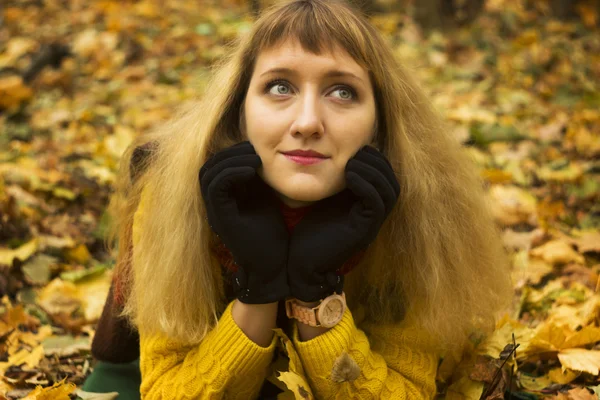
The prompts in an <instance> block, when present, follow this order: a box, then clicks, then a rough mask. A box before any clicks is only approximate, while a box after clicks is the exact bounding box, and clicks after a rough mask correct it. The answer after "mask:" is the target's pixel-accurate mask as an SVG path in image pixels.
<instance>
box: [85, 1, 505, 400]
mask: <svg viewBox="0 0 600 400" xmlns="http://www.w3.org/2000/svg"><path fill="white" fill-rule="evenodd" d="M130 164H131V165H133V167H134V170H133V171H131V170H130ZM132 177H133V178H134V179H132ZM110 209H111V211H112V213H113V215H115V218H116V220H115V222H116V223H115V226H114V228H113V229H114V235H113V236H116V237H118V241H119V243H121V244H122V246H121V250H120V252H119V255H118V263H117V269H116V277H117V279H116V281H115V282H114V287H113V291H111V294H110V299H109V302H107V304H109V303H110V305H108V306H107V309H105V314H106V315H105V316H103V319H102V321H101V323H100V326H99V328H98V332H99V334H97V335H96V339H95V348H96V354H98V355H100V353H101V352H104V355H106V354H109V353H110V352H112V355H113V357H106V358H107V359H108V360H109V361H112V362H115V363H116V362H122V361H131V360H132V359H133V358H134V357H135V356H136V355H137V353H136V350H137V342H136V340H137V336H136V335H137V333H139V354H140V368H141V386H140V393H141V397H142V398H144V399H148V400H154V399H221V398H223V399H225V398H227V399H229V398H232V399H255V398H276V396H277V393H278V392H282V391H288V390H294V391H295V392H296V393H298V394H297V396H299V397H297V398H300V397H302V398H316V399H333V398H339V399H347V398H357V399H411V400H412V399H430V398H433V397H434V395H435V393H436V387H435V375H436V370H437V366H438V361H439V358H440V356H441V355H442V354H443V353H444V352H447V351H457V350H460V348H461V347H462V346H463V345H464V343H465V341H466V340H467V337H468V335H469V333H471V332H472V331H473V330H474V329H483V330H489V329H491V328H493V326H494V314H495V312H496V311H498V310H499V309H501V308H502V307H503V306H505V305H506V304H507V302H508V301H509V300H510V295H511V287H510V279H509V274H508V270H507V268H508V263H507V259H506V257H505V254H504V251H503V248H502V245H501V242H500V240H499V236H498V232H497V230H496V227H495V225H494V223H493V220H492V217H491V214H490V212H489V210H488V208H487V205H486V203H485V201H484V190H483V185H482V182H481V180H480V178H479V177H478V174H477V170H476V169H475V168H474V166H473V165H472V162H471V161H470V159H469V158H467V156H466V155H465V154H463V152H462V150H461V147H460V145H459V144H458V143H457V141H456V140H455V139H453V138H452V137H451V136H450V135H449V134H448V132H447V129H446V128H445V126H444V124H443V123H442V122H441V120H440V118H439V116H438V115H437V114H436V113H435V111H434V109H433V108H432V106H431V104H430V102H429V101H428V100H427V99H426V97H425V95H424V94H423V92H422V90H421V89H420V88H419V87H418V85H417V84H416V83H415V81H414V79H413V77H411V76H410V74H409V73H408V72H407V71H406V70H405V69H404V68H403V67H402V66H401V65H399V64H398V62H397V60H395V58H394V56H393V55H392V51H391V50H390V48H389V47H388V45H387V44H386V42H385V40H384V39H383V38H382V37H381V35H380V34H379V33H378V31H377V30H376V29H375V28H374V27H373V26H372V25H370V24H369V22H368V21H367V20H366V19H365V18H363V17H362V16H361V15H360V14H359V13H357V12H356V11H354V10H353V9H352V8H350V7H349V6H348V5H347V4H345V3H343V2H339V1H331V0H295V1H288V2H285V3H283V4H280V5H278V6H276V7H274V8H272V9H269V10H267V11H266V12H265V13H264V14H263V15H262V16H261V17H260V18H259V19H258V21H257V22H256V23H255V25H254V27H253V29H252V31H251V32H250V33H248V34H246V35H244V36H242V37H241V38H240V39H239V42H238V43H237V44H236V46H235V48H234V49H233V50H232V52H231V54H230V56H229V57H228V58H227V59H225V60H224V61H223V64H222V65H220V66H219V67H218V70H217V73H216V74H215V76H214V77H213V79H212V82H211V84H210V85H209V87H208V89H207V91H206V92H205V94H204V96H203V99H202V100H201V101H199V102H198V103H195V104H192V105H189V106H187V107H186V108H185V109H184V110H182V111H181V113H180V114H179V115H178V116H177V117H176V118H174V119H173V120H172V121H171V122H170V123H169V124H167V125H166V126H164V127H162V128H161V129H159V130H157V131H155V132H153V133H151V134H148V135H145V136H142V137H139V138H137V139H136V141H135V143H133V144H132V145H131V146H130V148H129V149H128V150H127V152H126V153H125V156H124V157H123V161H122V174H121V175H120V177H119V181H118V184H117V187H116V194H115V196H114V198H113V200H112V202H111V205H110ZM113 302H114V303H116V304H117V305H118V307H115V308H116V309H118V310H120V311H121V314H120V316H119V318H121V319H117V317H116V316H115V315H114V314H111V312H110V309H112V307H113V306H112V303H113ZM107 310H109V311H107ZM123 321H129V322H130V324H129V325H128V326H129V328H128V329H129V330H127V329H125V327H126V326H125V325H124V322H123ZM115 327H116V328H115ZM117 328H118V329H117ZM131 332H134V334H131ZM135 332H136V333H135ZM128 351H129V353H128ZM123 354H126V355H127V357H119V355H121V356H122V355H123ZM115 355H116V356H115ZM125 359H126V360H125ZM286 372H287V373H286ZM282 373H283V374H282ZM278 378H281V380H280V379H278ZM283 381H285V383H284V382H283ZM90 389H93V388H91V387H88V390H90ZM104 389H109V388H108V385H105V387H104ZM92 391H93V390H92ZM104 391H109V390H104ZM284 394H285V393H284ZM270 396H271V397H270ZM280 398H283V397H280ZM286 398H290V397H286Z"/></svg>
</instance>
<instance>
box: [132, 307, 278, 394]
mask: <svg viewBox="0 0 600 400" xmlns="http://www.w3.org/2000/svg"><path fill="white" fill-rule="evenodd" d="M233 303H234V302H231V303H230V304H229V305H228V306H227V309H226V310H225V312H224V313H223V315H222V316H221V319H220V320H219V324H218V325H217V327H215V328H214V329H213V330H212V331H211V332H209V334H208V335H207V336H206V337H205V338H204V340H202V342H201V343H199V344H197V345H193V346H190V345H183V344H181V343H178V342H177V341H175V340H172V339H169V338H167V337H165V336H163V335H152V336H149V335H146V334H144V332H140V369H141V373H142V384H141V387H140V391H141V396H142V399H145V400H170V399H172V400H187V399H190V400H191V399H207V400H212V399H240V400H241V399H244V400H248V399H255V398H256V397H257V396H258V393H259V391H260V388H261V386H262V384H263V381H264V380H265V378H266V376H267V373H268V367H269V364H270V363H271V361H272V359H273V355H274V351H275V346H276V342H277V336H275V335H274V336H273V340H272V342H271V344H270V345H269V347H261V346H259V345H257V344H256V343H254V342H253V341H252V340H250V339H249V338H248V337H247V336H246V335H245V334H244V333H243V331H242V330H241V329H240V328H239V327H238V326H237V324H236V323H235V321H234V320H233V317H232V315H231V308H232V305H233Z"/></svg>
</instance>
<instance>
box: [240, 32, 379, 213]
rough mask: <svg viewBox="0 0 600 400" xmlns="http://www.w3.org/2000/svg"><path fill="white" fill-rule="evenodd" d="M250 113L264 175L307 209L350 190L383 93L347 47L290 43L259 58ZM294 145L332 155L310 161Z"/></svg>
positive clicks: (247, 127)
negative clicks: (309, 48) (348, 172)
mask: <svg viewBox="0 0 600 400" xmlns="http://www.w3.org/2000/svg"><path fill="white" fill-rule="evenodd" d="M244 117H245V118H244V120H243V121H242V132H243V133H244V135H245V136H246V138H247V140H248V141H250V143H252V145H253V146H254V148H255V150H256V153H257V154H258V155H259V157H260V158H261V160H262V167H261V168H260V169H259V170H258V173H259V175H260V176H261V177H262V178H263V180H264V181H265V182H266V183H267V184H268V185H269V186H271V187H272V188H273V189H275V190H276V191H277V192H278V193H279V196H280V198H281V199H282V201H283V202H284V203H285V204H287V205H288V206H290V207H301V206H304V205H309V204H310V203H312V202H315V201H318V200H321V199H324V198H327V197H330V196H332V195H334V194H336V193H338V192H340V191H342V190H343V189H344V188H345V187H346V182H345V177H344V168H345V167H346V163H347V162H348V160H350V158H352V157H353V156H354V155H355V154H356V153H357V152H358V150H360V149H361V147H362V146H364V145H366V144H370V143H371V142H372V139H373V138H374V126H375V119H376V110H375V98H374V95H373V90H372V88H371V82H370V80H369V75H368V73H367V70H366V69H364V68H362V67H361V66H359V65H358V64H357V63H356V62H355V61H354V60H353V59H352V58H351V57H350V55H349V54H348V53H347V52H346V51H344V50H341V49H338V50H336V51H335V52H334V53H332V54H327V53H323V54H321V55H315V54H312V53H309V52H306V51H304V50H303V49H302V47H301V46H300V45H299V44H296V43H295V42H292V41H287V42H284V43H283V44H282V45H280V46H277V47H275V48H272V49H269V50H265V51H263V52H261V53H260V55H259V57H258V59H257V60H256V66H255V68H254V71H253V74H252V78H251V80H250V86H249V88H248V93H247V95H246V99H245V102H244ZM293 150H314V151H316V152H319V153H321V154H322V155H323V156H324V158H321V159H319V160H318V162H317V163H314V164H306V162H307V161H310V160H309V159H307V158H296V161H295V160H294V159H293V158H290V157H289V156H286V155H285V154H284V153H287V152H290V151H293ZM313 161H314V159H313Z"/></svg>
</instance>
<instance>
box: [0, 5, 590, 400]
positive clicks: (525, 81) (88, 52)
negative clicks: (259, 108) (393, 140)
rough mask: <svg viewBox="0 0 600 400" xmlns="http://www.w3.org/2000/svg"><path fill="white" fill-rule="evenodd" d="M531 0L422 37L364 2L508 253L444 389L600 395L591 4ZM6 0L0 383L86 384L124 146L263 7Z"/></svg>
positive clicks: (451, 393)
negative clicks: (478, 181)
mask: <svg viewBox="0 0 600 400" xmlns="http://www.w3.org/2000/svg"><path fill="white" fill-rule="evenodd" d="M163 3H164V4H163ZM533 3H534V6H535V7H534V8H526V7H525V6H524V5H523V3H522V2H521V1H519V0H490V1H488V2H487V6H486V9H485V11H484V13H483V15H482V16H481V17H480V18H478V19H477V20H476V21H475V23H474V24H473V25H471V26H469V27H465V28H462V29H460V30H457V31H455V32H452V33H449V34H439V33H438V34H433V35H430V36H425V35H423V34H422V33H421V31H420V30H419V28H418V27H417V26H416V25H415V24H414V22H413V21H412V19H411V17H410V14H411V13H410V11H411V9H410V7H408V8H407V10H406V11H407V12H406V13H397V14H396V13H390V14H385V15H374V16H372V17H371V18H372V21H373V23H374V24H375V25H376V26H377V27H378V28H379V29H380V30H381V31H382V32H383V33H384V34H385V35H386V37H387V38H388V39H389V41H390V43H391V45H392V46H393V48H394V51H395V54H396V55H397V57H398V59H399V60H401V61H402V62H403V63H404V64H405V65H406V66H408V67H409V68H410V69H411V70H413V71H414V73H415V74H416V75H417V77H418V78H419V79H420V80H421V82H422V83H423V86H424V88H425V89H426V90H427V91H428V93H429V94H430V95H431V98H432V99H433V101H434V102H435V104H436V106H437V107H438V109H439V110H440V112H442V113H443V114H444V115H445V116H446V118H447V119H448V120H449V121H450V122H451V125H452V127H453V128H454V133H455V135H456V137H457V139H458V140H460V141H461V142H462V143H464V145H465V151H466V152H467V153H468V154H469V155H470V156H472V157H473V158H474V159H475V160H476V162H477V165H478V167H479V168H480V171H481V174H482V176H483V177H484V178H485V180H486V182H487V184H488V189H489V192H488V193H489V199H490V204H491V206H492V207H493V209H494V212H495V216H496V220H497V223H498V224H499V226H501V227H502V229H503V240H504V243H505V245H506V248H507V249H508V250H509V251H510V253H511V256H512V261H513V272H512V274H513V281H514V286H515V302H514V306H513V308H512V309H511V310H510V311H509V312H508V313H507V314H506V315H505V317H504V319H502V320H501V321H500V322H499V324H498V327H497V328H498V329H497V330H496V332H495V333H494V335H493V336H491V337H488V338H479V337H474V338H473V346H472V348H471V349H469V350H468V351H467V352H466V353H465V354H464V356H463V357H462V359H459V358H453V357H447V358H446V359H445V360H444V362H443V364H442V365H441V367H440V371H439V374H438V383H439V390H440V393H441V394H442V395H445V396H446V398H448V399H451V398H452V399H454V398H467V399H479V398H480V397H483V398H487V399H499V398H503V395H504V394H505V393H507V394H508V393H510V396H512V398H514V399H536V398H553V399H597V398H599V396H598V393H600V386H599V384H600V377H599V369H600V327H599V325H598V323H599V318H598V316H599V311H600V295H598V290H597V289H598V276H599V274H600V234H599V233H598V228H599V226H600V201H599V197H600V195H599V193H600V161H599V159H600V157H599V155H600V91H599V89H600V87H599V86H600V34H599V33H600V32H599V31H598V28H596V27H595V26H597V25H596V22H597V18H598V17H599V16H598V15H597V14H595V13H594V11H593V10H594V9H593V8H592V5H590V4H588V3H585V2H584V3H583V4H582V6H581V7H580V8H579V9H578V11H579V15H580V18H581V19H580V20H579V21H575V22H572V23H564V22H559V21H557V20H554V19H552V18H550V17H549V15H548V12H547V4H546V3H545V2H544V1H539V2H533ZM3 7H4V9H3V18H1V19H0V133H1V134H0V271H1V273H0V298H2V301H1V302H0V376H1V377H2V378H1V379H0V399H17V398H26V399H68V398H75V393H76V390H77V386H81V384H82V383H83V381H84V379H85V377H86V376H87V375H89V373H90V371H91V368H92V365H93V363H92V358H91V356H90V352H89V349H90V343H91V338H92V336H93V334H94V323H95V322H96V321H97V319H98V318H99V316H100V313H101V311H102V307H103V304H104V300H105V298H106V294H107V292H108V288H109V284H110V279H111V273H112V266H113V263H114V260H113V258H112V257H111V256H110V255H109V254H107V252H106V251H105V248H104V246H103V242H102V240H103V237H104V232H105V229H106V224H107V223H108V218H107V215H106V214H105V208H106V204H107V201H108V197H109V195H110V193H111V185H112V183H113V182H114V177H115V172H116V167H117V162H118V159H119V157H120V155H121V153H122V152H123V150H124V149H125V147H126V146H127V145H128V143H129V142H130V141H131V139H132V138H133V137H135V136H136V135H138V134H142V133H143V132H145V131H147V130H148V129H151V128H152V127H153V126H155V125H156V124H158V123H160V122H161V121H164V120H166V119H167V118H169V117H170V116H171V115H172V113H173V111H174V109H175V107H176V106H177V105H179V104H181V103H182V102H185V101H187V100H189V99H191V98H192V97H193V96H195V95H197V94H201V93H202V88H203V85H204V83H205V81H206V76H207V71H208V69H209V67H210V65H211V64H212V63H213V62H214V61H215V60H217V59H219V57H220V56H221V55H222V54H224V52H225V51H226V50H225V49H226V45H227V44H228V43H229V42H230V41H231V39H233V38H234V37H236V35H238V34H243V33H244V32H246V31H247V30H248V28H249V26H250V25H251V23H252V18H251V16H250V15H248V14H246V15H244V14H243V13H244V12H245V11H246V10H247V5H246V4H244V2H241V1H238V2H235V1H233V0H231V1H228V2H227V1H226V2H209V1H192V0H173V1H169V2H158V1H152V0H142V1H138V2H130V1H125V2H123V1H116V0H114V1H113V0H101V1H95V2H84V1H63V0H45V1H39V2H36V1H30V0H7V1H4V2H3ZM79 394H80V395H81V396H82V397H84V396H86V395H85V393H81V392H79ZM87 396H88V397H86V398H94V397H89V396H90V395H87ZM103 398H105V399H106V398H114V397H103Z"/></svg>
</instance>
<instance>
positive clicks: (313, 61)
mask: <svg viewBox="0 0 600 400" xmlns="http://www.w3.org/2000/svg"><path fill="white" fill-rule="evenodd" d="M284 66H285V67H290V68H296V69H300V70H306V69H311V68H315V69H325V70H329V69H333V68H335V69H342V70H345V71H348V72H352V73H354V74H355V75H358V76H362V77H366V76H367V70H366V69H365V68H363V67H362V66H360V65H359V64H358V63H357V62H356V61H355V60H354V59H353V58H352V57H351V56H350V54H348V52H347V51H346V50H344V49H343V48H342V47H340V46H339V45H334V46H332V50H331V51H329V49H327V48H324V49H323V51H322V52H321V54H314V53H311V52H309V51H307V50H304V49H303V48H302V45H300V44H299V43H298V42H297V41H293V40H286V41H283V42H281V43H280V44H277V45H275V46H273V47H270V48H267V49H263V50H262V51H260V52H259V54H258V57H257V59H256V65H255V72H257V73H261V72H263V71H266V70H268V69H271V68H275V67H284Z"/></svg>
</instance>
